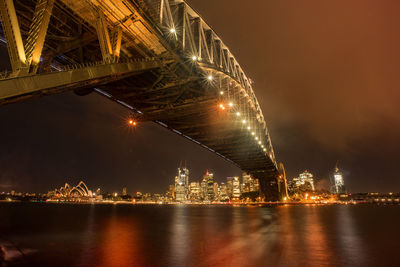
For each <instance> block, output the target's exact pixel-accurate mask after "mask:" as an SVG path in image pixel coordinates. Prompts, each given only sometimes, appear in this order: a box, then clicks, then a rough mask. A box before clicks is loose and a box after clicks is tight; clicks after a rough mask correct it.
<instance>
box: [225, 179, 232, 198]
mask: <svg viewBox="0 0 400 267" xmlns="http://www.w3.org/2000/svg"><path fill="white" fill-rule="evenodd" d="M226 194H227V195H228V197H229V198H230V199H231V198H232V197H233V177H227V178H226Z"/></svg>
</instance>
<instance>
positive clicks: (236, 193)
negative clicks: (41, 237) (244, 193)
mask: <svg viewBox="0 0 400 267" xmlns="http://www.w3.org/2000/svg"><path fill="white" fill-rule="evenodd" d="M232 186H233V193H232V197H234V198H239V197H240V181H239V177H233V180H232Z"/></svg>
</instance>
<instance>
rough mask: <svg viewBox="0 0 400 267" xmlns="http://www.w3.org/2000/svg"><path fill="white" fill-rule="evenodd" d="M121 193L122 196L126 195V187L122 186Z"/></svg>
mask: <svg viewBox="0 0 400 267" xmlns="http://www.w3.org/2000/svg"><path fill="white" fill-rule="evenodd" d="M122 195H123V196H126V195H127V194H126V187H124V188H122Z"/></svg>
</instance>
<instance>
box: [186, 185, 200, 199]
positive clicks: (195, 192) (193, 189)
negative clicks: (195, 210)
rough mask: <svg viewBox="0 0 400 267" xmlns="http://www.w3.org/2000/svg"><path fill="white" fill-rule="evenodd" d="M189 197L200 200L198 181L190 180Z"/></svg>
mask: <svg viewBox="0 0 400 267" xmlns="http://www.w3.org/2000/svg"><path fill="white" fill-rule="evenodd" d="M189 199H190V200H200V199H201V190H200V183H199V182H191V183H190V186H189Z"/></svg>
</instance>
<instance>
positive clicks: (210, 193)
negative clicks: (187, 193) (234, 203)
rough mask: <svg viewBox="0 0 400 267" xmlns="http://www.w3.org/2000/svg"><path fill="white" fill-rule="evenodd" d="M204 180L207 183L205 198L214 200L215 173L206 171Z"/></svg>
mask: <svg viewBox="0 0 400 267" xmlns="http://www.w3.org/2000/svg"><path fill="white" fill-rule="evenodd" d="M203 182H205V184H206V192H205V193H206V194H205V198H204V199H205V200H207V201H213V200H214V196H215V195H214V174H212V173H209V172H208V171H207V172H206V175H205V176H204V177H203Z"/></svg>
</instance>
